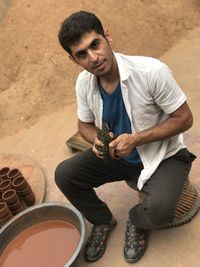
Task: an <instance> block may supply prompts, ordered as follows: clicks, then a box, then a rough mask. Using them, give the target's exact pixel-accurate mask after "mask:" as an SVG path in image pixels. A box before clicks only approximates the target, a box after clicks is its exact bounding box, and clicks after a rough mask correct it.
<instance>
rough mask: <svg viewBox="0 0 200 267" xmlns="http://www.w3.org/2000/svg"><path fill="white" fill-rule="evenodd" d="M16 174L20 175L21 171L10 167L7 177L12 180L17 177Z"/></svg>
mask: <svg viewBox="0 0 200 267" xmlns="http://www.w3.org/2000/svg"><path fill="white" fill-rule="evenodd" d="M18 176H22V173H21V172H20V170H18V169H16V168H15V169H11V170H10V171H9V172H8V174H7V177H8V178H9V179H11V180H13V179H14V178H16V177H18Z"/></svg>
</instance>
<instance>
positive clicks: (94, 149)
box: [92, 137, 104, 159]
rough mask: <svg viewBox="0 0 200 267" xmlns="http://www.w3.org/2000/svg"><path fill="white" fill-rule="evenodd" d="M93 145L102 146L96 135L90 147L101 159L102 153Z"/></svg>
mask: <svg viewBox="0 0 200 267" xmlns="http://www.w3.org/2000/svg"><path fill="white" fill-rule="evenodd" d="M95 145H97V146H102V147H103V146H104V144H103V143H102V142H101V141H100V140H99V139H98V138H97V137H96V138H95V140H94V144H93V147H92V151H93V152H94V153H95V154H96V156H97V157H98V158H100V159H103V158H104V155H103V152H100V151H98V150H97V149H96V147H95Z"/></svg>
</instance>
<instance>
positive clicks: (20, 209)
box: [13, 205, 24, 215]
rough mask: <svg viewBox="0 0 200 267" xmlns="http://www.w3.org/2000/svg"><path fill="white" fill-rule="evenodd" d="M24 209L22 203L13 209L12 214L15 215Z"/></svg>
mask: <svg viewBox="0 0 200 267" xmlns="http://www.w3.org/2000/svg"><path fill="white" fill-rule="evenodd" d="M23 209H24V206H23V205H22V206H21V207H20V208H19V209H18V210H15V211H13V215H16V214H17V213H19V212H21V211H22V210H23Z"/></svg>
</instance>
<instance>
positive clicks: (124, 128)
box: [98, 81, 141, 163]
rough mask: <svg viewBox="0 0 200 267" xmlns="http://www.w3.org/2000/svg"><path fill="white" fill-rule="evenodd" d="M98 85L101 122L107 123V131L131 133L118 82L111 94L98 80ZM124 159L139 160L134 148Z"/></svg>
mask: <svg viewBox="0 0 200 267" xmlns="http://www.w3.org/2000/svg"><path fill="white" fill-rule="evenodd" d="M98 86H99V91H100V94H101V98H102V100H103V122H104V123H106V124H107V125H108V128H109V131H111V132H113V133H114V135H115V136H118V135H120V134H123V133H132V131H131V122H130V119H129V117H128V114H127V112H126V108H125V105H124V101H123V97H122V92H121V86H120V83H119V84H118V85H117V87H116V89H115V90H114V92H113V93H112V94H111V95H109V94H107V93H106V92H105V90H104V88H103V87H102V85H101V83H100V81H98ZM124 159H125V160H126V161H128V162H130V163H139V162H141V160H140V157H139V154H138V151H137V149H136V148H135V149H133V151H132V152H131V154H130V155H129V156H127V157H125V158H124Z"/></svg>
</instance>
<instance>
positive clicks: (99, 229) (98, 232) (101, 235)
mask: <svg viewBox="0 0 200 267" xmlns="http://www.w3.org/2000/svg"><path fill="white" fill-rule="evenodd" d="M107 230H108V226H107V225H98V226H93V228H92V232H91V235H90V237H89V239H88V244H89V245H90V246H92V247H97V246H101V245H103V243H104V240H105V239H106V235H107V232H108V231H107Z"/></svg>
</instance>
